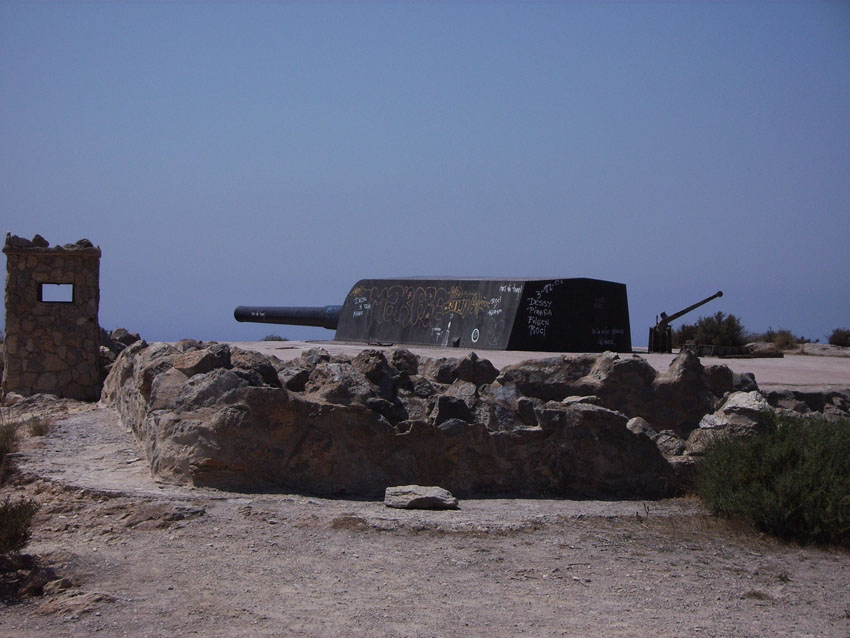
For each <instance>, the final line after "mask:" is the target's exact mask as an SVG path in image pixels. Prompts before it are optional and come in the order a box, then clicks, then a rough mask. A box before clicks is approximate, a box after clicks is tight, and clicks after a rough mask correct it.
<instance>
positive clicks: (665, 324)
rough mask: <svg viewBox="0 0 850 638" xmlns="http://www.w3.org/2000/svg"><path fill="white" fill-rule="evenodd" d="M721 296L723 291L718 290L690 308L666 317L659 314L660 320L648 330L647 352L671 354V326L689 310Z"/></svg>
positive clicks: (663, 313)
mask: <svg viewBox="0 0 850 638" xmlns="http://www.w3.org/2000/svg"><path fill="white" fill-rule="evenodd" d="M722 296H723V291H722V290H718V291H717V292H716V293H714V294H713V295H711V296H710V297H706V298H705V299H703V300H702V301H698V302H696V303H695V304H694V305H692V306H688V307H687V308H684V309H683V310H680V311H679V312H675V313H673V314H672V315H668V314H667V313H666V312H662V313H661V319H660V320H659V319H657V318H656V322H655V326H654V327H652V328H650V329H649V347H648V348H647V349H648V350H649V352H673V328H672V327H671V325H670V324H672V323H673V322H674V321H675V320H676V319H678V318H679V317H681V316H682V315H686V314H688V313H689V312H690V311H691V310H696V309H697V308H699V307H700V306H702V305H704V304H707V303H708V302H709V301H711V300H712V299H717V298H718V297H722Z"/></svg>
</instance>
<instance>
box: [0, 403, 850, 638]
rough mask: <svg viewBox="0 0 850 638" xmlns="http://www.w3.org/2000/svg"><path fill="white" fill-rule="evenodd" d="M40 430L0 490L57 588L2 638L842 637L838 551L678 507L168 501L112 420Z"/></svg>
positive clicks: (844, 557) (31, 604)
mask: <svg viewBox="0 0 850 638" xmlns="http://www.w3.org/2000/svg"><path fill="white" fill-rule="evenodd" d="M56 411H60V412H61V413H62V415H61V416H57V415H56ZM45 414H47V415H52V416H53V418H55V419H58V421H57V422H56V423H55V425H54V426H53V427H52V429H51V431H50V432H49V433H48V434H46V435H44V436H27V434H26V433H23V440H22V442H21V443H22V444H21V451H20V453H19V454H18V455H17V458H16V459H15V462H16V463H17V465H18V467H19V468H20V475H19V476H18V478H17V480H15V481H13V482H12V483H11V484H7V485H6V486H4V488H3V490H2V492H3V494H4V495H7V494H8V495H12V496H13V497H17V496H18V495H27V496H31V497H33V498H35V499H37V500H38V501H39V502H40V503H41V510H40V512H39V514H38V516H37V521H36V524H35V526H34V533H33V538H32V540H31V542H30V544H29V545H28V547H27V548H26V550H25V551H26V553H28V554H32V555H35V556H38V559H39V562H40V564H41V565H42V566H45V567H49V568H51V569H52V570H53V571H54V572H55V573H54V574H53V575H52V576H51V578H52V581H51V582H50V583H49V584H48V585H47V586H46V587H45V590H46V593H45V594H44V595H42V596H33V597H24V598H20V599H17V600H8V599H7V600H5V601H3V602H2V603H0V636H3V637H7V638H15V637H23V636H39V637H43V636H50V637H57V638H59V637H63V636H74V637H75V638H78V637H80V636H93V635H104V636H134V637H142V636H151V637H153V636H171V635H195V636H240V637H241V636H423V637H424V636H487V637H489V638H492V637H494V636H517V635H527V636H588V635H596V636H771V637H775V636H850V587H848V582H850V554H848V553H847V552H842V551H837V550H829V549H822V548H801V547H798V546H794V545H785V544H782V543H779V542H776V541H774V540H770V539H768V538H765V537H762V536H759V535H756V534H753V533H750V532H747V531H745V530H743V529H740V528H736V527H734V526H731V525H728V524H726V523H724V522H722V521H719V520H717V519H715V518H713V517H711V516H708V515H707V514H706V513H705V512H704V511H703V510H702V509H701V508H700V506H699V504H698V503H697V502H696V501H694V500H692V499H675V500H668V501H651V502H643V501H641V502H635V501H626V502H600V501H567V500H544V499H539V500H517V499H482V500H462V501H461V509H460V510H457V511H443V512H434V511H406V510H393V509H389V508H386V507H385V506H384V505H383V503H381V502H375V501H358V500H333V499H321V498H314V497H310V496H304V495H297V494H236V493H223V492H218V491H214V490H208V489H193V488H188V487H179V486H169V485H163V484H159V483H157V482H155V481H154V480H152V479H151V477H150V474H149V473H148V471H147V466H146V464H145V462H144V461H143V460H142V459H141V458H140V456H141V451H140V449H139V447H138V446H137V444H136V442H135V441H134V439H133V437H132V435H131V434H130V433H129V432H128V431H127V430H126V429H124V428H123V427H122V426H121V425H120V424H119V422H118V419H117V417H116V415H115V413H114V412H113V411H111V410H108V409H103V408H98V407H96V406H89V405H85V404H76V403H72V402H62V404H61V405H56V406H54V407H51V408H45ZM63 579H64V580H63Z"/></svg>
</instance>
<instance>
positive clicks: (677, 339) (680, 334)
mask: <svg viewBox="0 0 850 638" xmlns="http://www.w3.org/2000/svg"><path fill="white" fill-rule="evenodd" d="M688 341H695V342H696V343H698V344H700V345H704V346H742V345H744V326H743V324H742V323H741V320H740V319H739V318H738V317H736V316H735V315H727V314H724V313H722V312H718V313H715V314H713V315H711V316H710V317H700V318H699V319H697V322H696V323H695V324H684V325H682V326H681V327H680V328H679V329H678V330H676V331H675V332H674V334H673V344H674V345H676V346H678V347H682V346H683V345H684V344H685V343H686V342H688Z"/></svg>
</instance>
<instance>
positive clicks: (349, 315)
mask: <svg viewBox="0 0 850 638" xmlns="http://www.w3.org/2000/svg"><path fill="white" fill-rule="evenodd" d="M234 316H235V318H236V320H237V321H252V322H260V323H279V324H291V325H299V326H320V327H323V328H327V329H330V330H336V334H335V337H334V339H335V340H336V341H349V342H366V343H375V342H378V343H382V344H383V343H387V344H395V345H430V346H440V347H462V348H476V349H478V348H480V349H493V350H531V351H541V352H603V351H605V350H612V351H615V352H631V349H632V345H631V333H630V326H629V306H628V299H627V296H626V286H625V284H620V283H615V282H612V281H602V280H599V279H586V278H575V279H436V278H435V279H431V278H409V279H363V280H361V281H358V282H357V283H356V284H355V285H354V287H352V289H351V291H350V292H349V293H348V296H347V297H346V299H345V303H344V304H343V305H342V306H324V307H318V308H277V307H254V306H239V307H238V308H236V310H235V312H234Z"/></svg>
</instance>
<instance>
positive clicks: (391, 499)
mask: <svg viewBox="0 0 850 638" xmlns="http://www.w3.org/2000/svg"><path fill="white" fill-rule="evenodd" d="M384 505H386V506H387V507H395V508H398V509H420V510H456V509H458V500H457V499H456V498H455V497H454V496H453V495H452V493H451V492H449V491H448V490H445V489H443V488H442V487H433V486H428V487H425V486H422V485H399V486H396V487H388V488H387V489H386V492H385V493H384Z"/></svg>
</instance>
